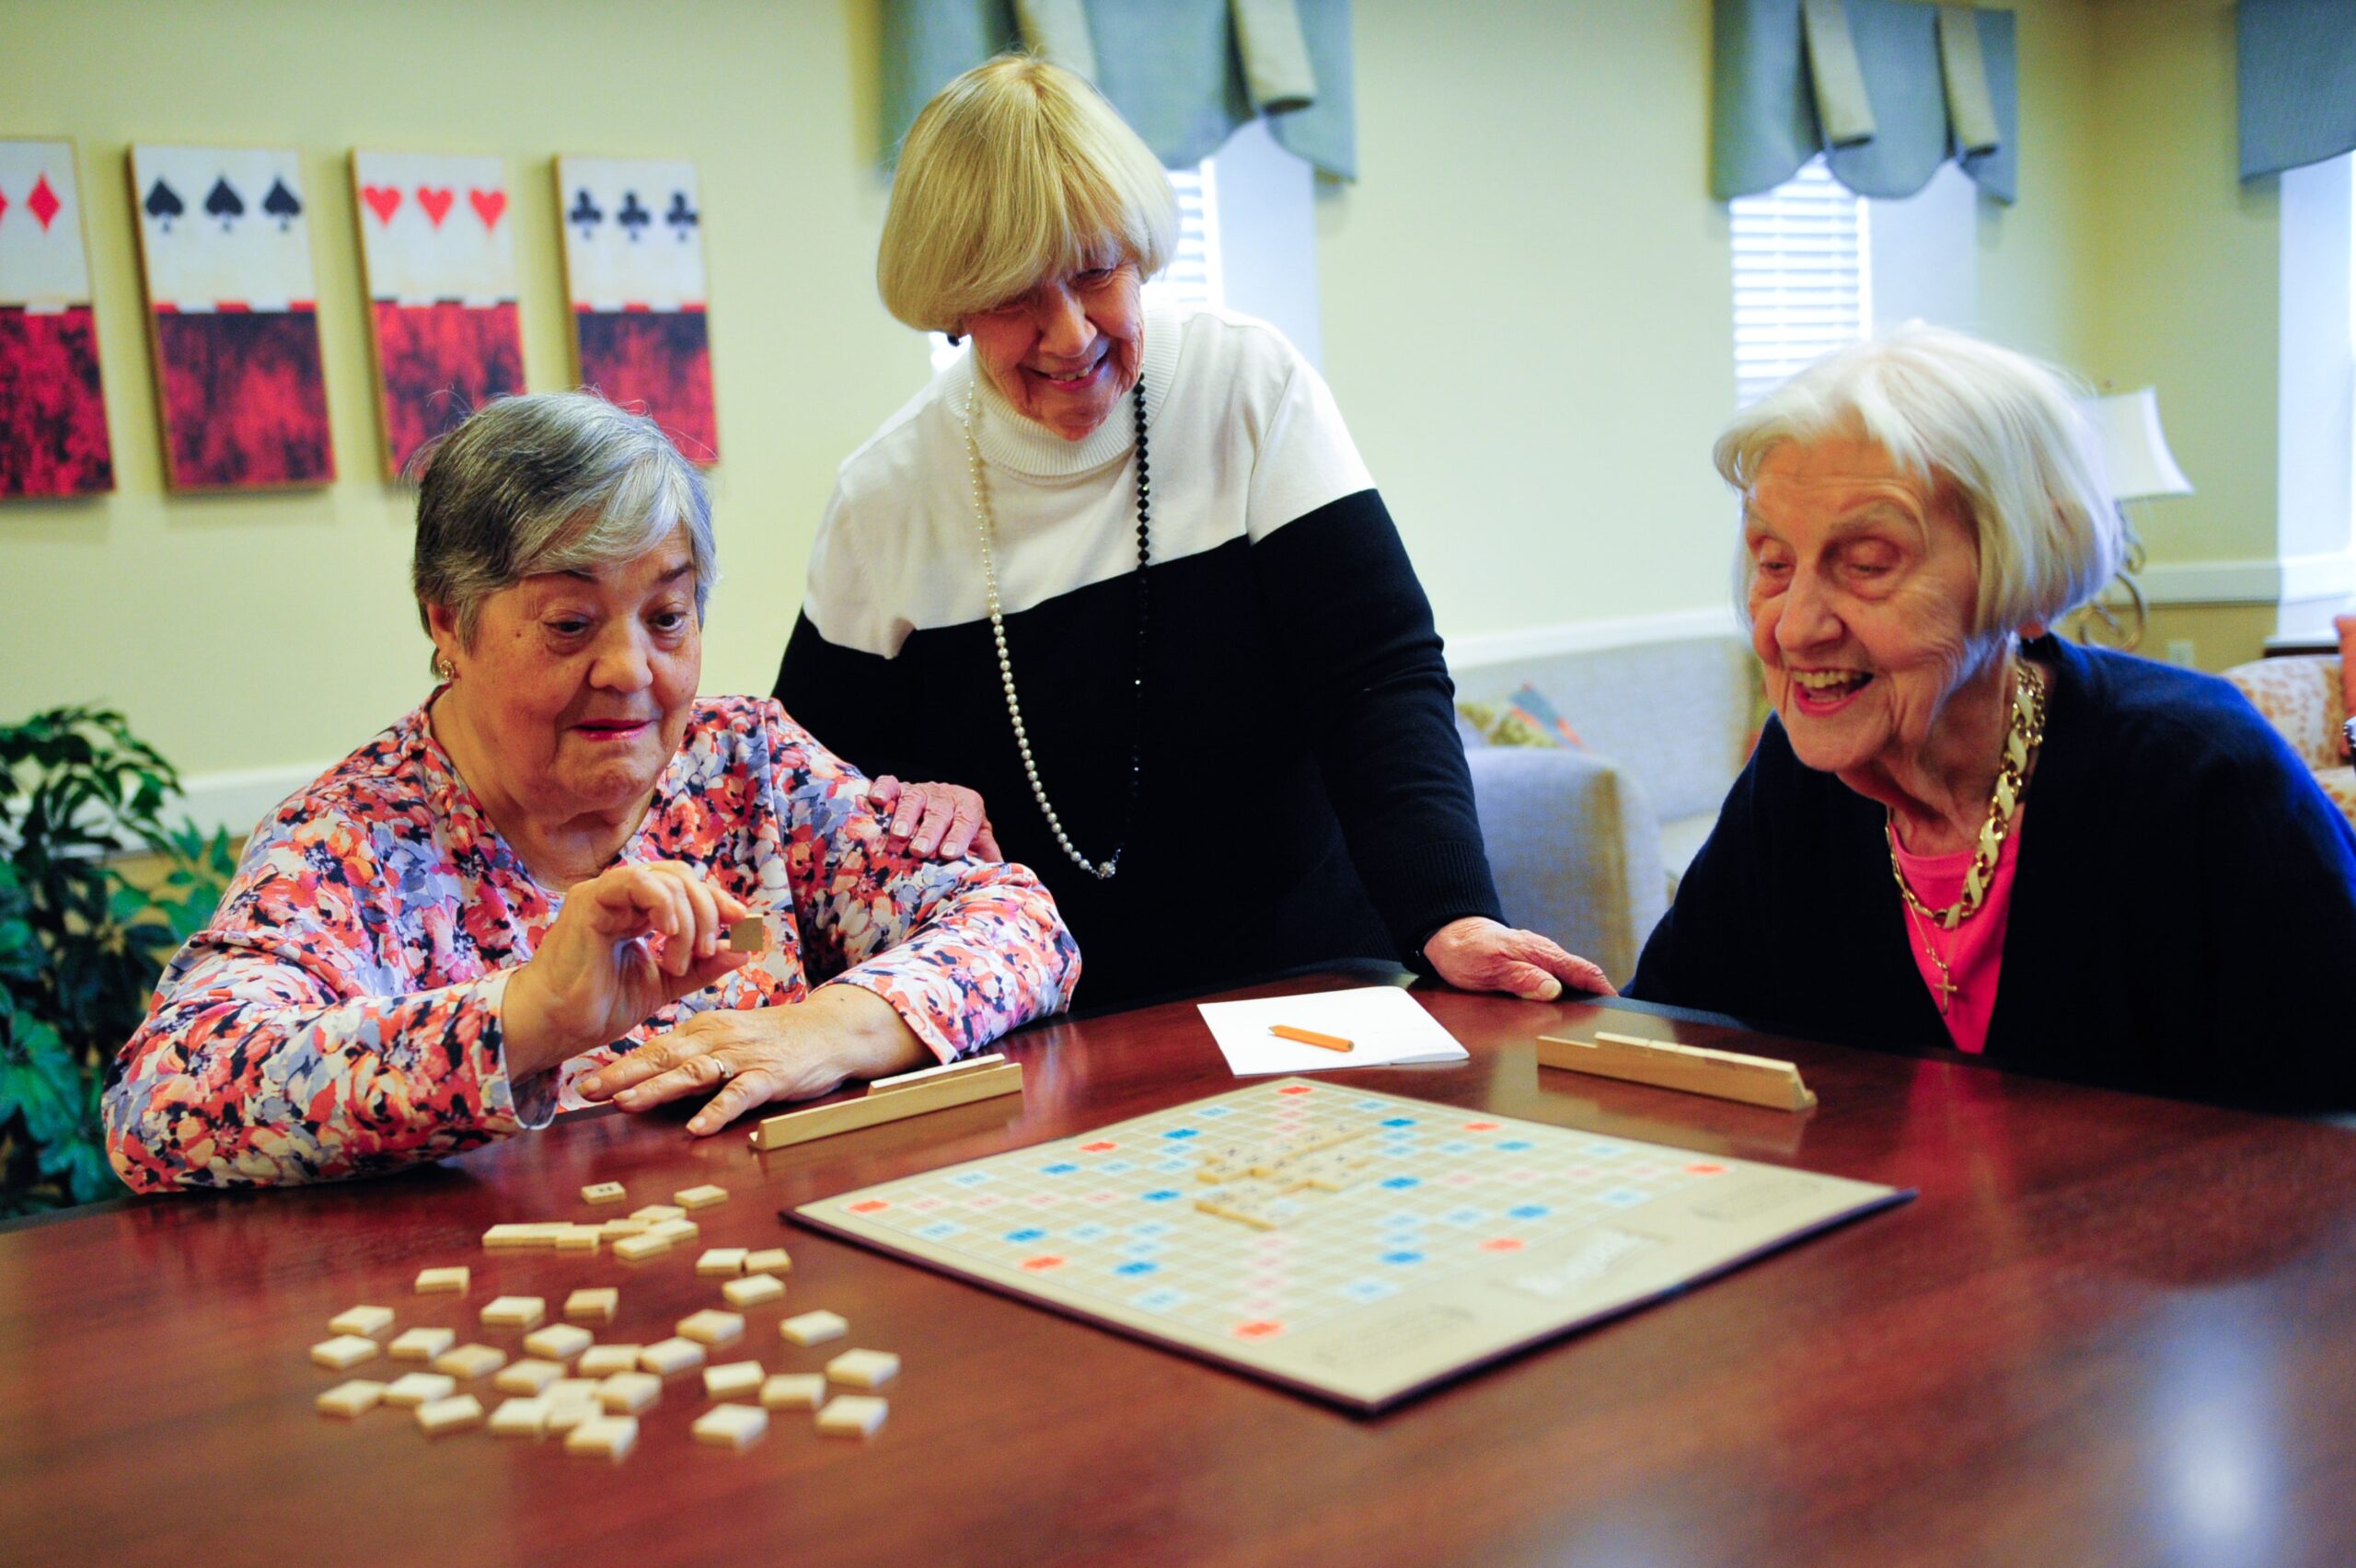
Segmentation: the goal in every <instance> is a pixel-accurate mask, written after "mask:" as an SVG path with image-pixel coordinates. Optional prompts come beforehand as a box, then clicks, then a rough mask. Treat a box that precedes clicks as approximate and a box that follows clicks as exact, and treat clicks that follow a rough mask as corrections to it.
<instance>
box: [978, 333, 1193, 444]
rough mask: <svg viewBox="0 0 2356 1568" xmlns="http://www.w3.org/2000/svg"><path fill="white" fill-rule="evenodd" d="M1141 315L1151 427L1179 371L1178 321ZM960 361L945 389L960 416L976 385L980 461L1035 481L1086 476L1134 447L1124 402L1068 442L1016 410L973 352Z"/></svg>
mask: <svg viewBox="0 0 2356 1568" xmlns="http://www.w3.org/2000/svg"><path fill="white" fill-rule="evenodd" d="M1143 311H1144V317H1145V324H1144V327H1143V329H1142V330H1143V332H1144V334H1145V346H1144V354H1143V363H1144V376H1145V398H1146V423H1147V425H1148V427H1149V428H1150V427H1151V426H1152V425H1154V424H1155V423H1157V422H1159V421H1160V420H1161V399H1162V396H1163V394H1164V393H1165V392H1167V391H1168V389H1169V386H1170V378H1171V376H1172V375H1173V374H1174V373H1175V372H1176V370H1177V368H1178V318H1177V317H1176V316H1175V315H1174V314H1172V312H1171V311H1169V310H1168V309H1166V308H1163V307H1161V306H1155V305H1150V304H1149V305H1146V306H1143ZM959 363H960V365H961V367H962V368H961V369H960V371H959V373H958V375H957V378H956V382H955V384H954V385H953V386H951V387H950V388H949V392H950V398H951V407H952V408H953V409H956V410H957V411H959V412H961V413H962V412H963V411H964V407H965V394H966V392H967V390H968V389H969V388H971V387H974V386H976V384H977V383H978V386H979V394H978V396H976V398H975V399H974V405H975V409H976V414H977V416H978V421H979V428H978V429H977V430H976V432H975V441H976V444H978V445H979V446H980V447H981V449H982V455H983V457H984V458H986V459H987V460H988V461H989V462H991V463H994V464H996V465H998V466H999V467H1004V468H1011V469H1012V470H1013V471H1014V472H1016V473H1018V474H1027V475H1030V476H1031V477H1033V478H1058V477H1064V476H1069V475H1072V474H1085V473H1088V472H1090V471H1091V470H1093V469H1096V468H1101V467H1103V466H1104V465H1106V464H1107V463H1111V462H1114V461H1115V460H1117V459H1119V458H1122V457H1125V456H1126V455H1128V450H1129V448H1130V447H1132V446H1134V445H1136V444H1137V421H1136V418H1135V416H1133V415H1132V414H1131V413H1130V411H1129V400H1128V399H1127V398H1122V399H1121V401H1120V402H1119V403H1117V404H1115V405H1114V409H1113V411H1112V412H1111V413H1109V414H1107V415H1105V416H1104V422H1103V424H1100V425H1098V426H1097V427H1096V428H1095V429H1094V430H1092V431H1090V432H1088V433H1087V434H1086V435H1084V436H1082V437H1080V439H1079V440H1078V441H1066V440H1065V439H1064V438H1063V437H1062V436H1060V435H1057V433H1056V432H1054V431H1051V430H1049V429H1048V428H1047V427H1046V426H1045V425H1043V424H1041V423H1039V422H1038V421H1035V420H1033V419H1030V418H1028V417H1027V416H1025V415H1023V414H1021V413H1018V412H1016V411H1015V409H1014V405H1012V404H1011V403H1009V402H1008V401H1007V400H1006V398H1005V396H1004V395H1003V394H1001V393H1000V392H999V389H998V386H997V385H996V383H994V382H992V381H991V380H990V378H989V377H988V376H987V375H982V374H981V366H980V365H979V364H978V363H976V361H975V358H974V353H973V351H972V350H971V349H968V350H967V351H966V352H965V357H964V359H963V360H962V361H960V362H959Z"/></svg>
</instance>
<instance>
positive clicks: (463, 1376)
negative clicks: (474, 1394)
mask: <svg viewBox="0 0 2356 1568" xmlns="http://www.w3.org/2000/svg"><path fill="white" fill-rule="evenodd" d="M506 1365H507V1353H506V1352H505V1351H503V1350H500V1349H498V1348H496V1347H494V1346H491V1345H487V1344H462V1345H460V1346H459V1347H458V1348H457V1349H456V1350H445V1351H444V1352H443V1353H442V1354H441V1355H437V1356H435V1357H434V1358H433V1370H435V1371H436V1372H447V1373H448V1374H449V1375H450V1376H451V1377H453V1378H458V1379H460V1380H461V1381H464V1382H468V1383H471V1382H473V1381H474V1380H475V1379H476V1378H488V1377H490V1376H491V1374H492V1373H493V1372H496V1371H498V1370H499V1369H500V1368H501V1367H502V1366H506Z"/></svg>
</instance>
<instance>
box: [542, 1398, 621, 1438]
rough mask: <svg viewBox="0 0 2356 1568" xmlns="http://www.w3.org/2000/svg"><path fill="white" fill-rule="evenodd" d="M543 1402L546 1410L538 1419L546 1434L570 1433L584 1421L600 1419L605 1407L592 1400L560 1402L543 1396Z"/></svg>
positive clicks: (603, 1414)
mask: <svg viewBox="0 0 2356 1568" xmlns="http://www.w3.org/2000/svg"><path fill="white" fill-rule="evenodd" d="M543 1402H545V1403H546V1405H547V1406H548V1409H547V1411H546V1412H544V1413H543V1414H542V1415H541V1417H540V1426H541V1429H542V1430H543V1431H546V1432H570V1431H572V1429H573V1428H574V1427H576V1426H578V1425H580V1424H582V1423H583V1422H584V1421H597V1420H600V1419H602V1418H603V1417H604V1416H605V1413H606V1407H605V1406H603V1405H601V1404H599V1403H598V1402H597V1401H595V1400H594V1399H588V1400H560V1399H558V1398H556V1397H554V1396H553V1395H545V1396H543Z"/></svg>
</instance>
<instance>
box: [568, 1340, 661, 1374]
mask: <svg viewBox="0 0 2356 1568" xmlns="http://www.w3.org/2000/svg"><path fill="white" fill-rule="evenodd" d="M645 1348H646V1347H645V1346H644V1345H639V1344H593V1345H591V1346H590V1347H589V1348H588V1349H587V1350H584V1351H583V1352H582V1353H581V1360H580V1361H579V1362H578V1363H577V1364H576V1365H575V1366H574V1367H573V1371H574V1372H576V1373H578V1374H579V1375H580V1376H582V1377H583V1378H605V1377H610V1376H611V1375H613V1374H614V1373H616V1372H632V1371H636V1370H637V1368H638V1353H639V1352H640V1351H641V1350H643V1349H645Z"/></svg>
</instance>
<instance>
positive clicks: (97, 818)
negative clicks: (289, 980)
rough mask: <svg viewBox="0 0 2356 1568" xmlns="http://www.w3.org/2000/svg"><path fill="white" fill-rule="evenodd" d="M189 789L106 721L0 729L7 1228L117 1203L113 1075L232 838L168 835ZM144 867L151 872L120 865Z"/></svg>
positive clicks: (221, 876)
mask: <svg viewBox="0 0 2356 1568" xmlns="http://www.w3.org/2000/svg"><path fill="white" fill-rule="evenodd" d="M177 790H179V774H178V773H177V772H176V771H175V770H174V769H173V767H172V766H171V764H169V763H168V762H166V761H165V760H164V758H163V757H162V755H159V754H158V753H157V752H156V749H155V748H154V747H153V746H150V745H149V744H147V743H145V742H144V741H142V740H140V739H139V738H138V737H137V736H136V735H133V733H132V732H131V729H130V726H129V725H128V724H126V723H125V722H124V721H123V718H122V715H121V714H120V713H115V712H112V711H110V710H108V709H100V708H87V707H75V708H56V709H50V710H48V711H47V712H42V713H36V714H34V715H33V716H32V717H31V718H29V719H28V720H25V721H23V722H21V723H17V724H0V1215H17V1214H24V1213H28V1212H30V1211H32V1210H36V1209H42V1208H53V1207H58V1206H61V1205H67V1204H80V1203H88V1202H90V1201H91V1200H93V1199H95V1198H102V1197H107V1196H110V1195H112V1194H115V1193H120V1192H121V1190H122V1189H121V1183H120V1182H118V1181H117V1180H116V1179H115V1174H114V1171H113V1170H112V1169H111V1168H110V1166H109V1165H108V1164H107V1159H106V1150H105V1147H104V1142H103V1137H102V1135H101V1134H100V1132H99V1126H98V1092H99V1089H100V1086H101V1084H102V1082H103V1080H104V1077H105V1072H106V1066H107V1064H108V1063H109V1062H110V1060H111V1059H112V1058H113V1055H114V1053H115V1051H116V1049H117V1048H118V1047H119V1046H121V1044H122V1043H123V1042H124V1041H125V1040H127V1039H129V1038H130V1036H131V1033H132V1032H133V1030H135V1029H137V1028H138V1027H139V1022H140V1020H141V1019H142V1018H144V1016H145V1015H146V1011H147V1002H148V997H149V996H150V994H151V993H152V992H153V990H154V989H155V985H156V978H157V976H158V974H160V973H161V972H162V969H163V965H164V963H165V961H166V960H167V959H168V958H170V957H171V955H172V953H173V951H175V950H176V949H177V948H178V947H179V945H180V943H181V942H183V941H185V940H187V939H188V937H189V936H190V935H191V934H192V933H193V932H194V931H196V930H197V929H198V928H200V927H202V925H203V924H204V922H205V921H206V920H207V919H208V918H210V917H211V916H212V914H213V910H214V905H216V904H217V903H218V902H219V901H220V897H221V893H222V890H223V889H224V888H225V887H226V886H227V885H228V880H229V877H230V874H231V873H232V872H233V871H234V870H235V869H236V867H235V861H234V859H233V858H232V856H231V854H230V848H229V836H228V835H227V834H226V833H216V834H214V836H213V837H212V838H211V839H210V840H207V839H206V838H205V837H204V836H202V833H200V832H199V831H198V830H197V828H196V827H195V826H194V825H193V824H188V823H186V822H183V823H182V824H181V825H179V827H177V828H173V827H167V825H166V824H164V822H163V820H162V812H163V810H164V806H165V802H166V801H167V800H168V799H169V798H170V797H171V796H172V795H173V794H174V793H175V792H176V791H177ZM143 853H144V855H146V856H149V857H152V858H153V859H150V860H149V861H148V862H147V866H148V867H149V868H151V870H148V871H147V872H144V873H143V874H140V875H136V876H134V875H132V874H127V873H126V871H125V870H124V869H123V867H122V866H121V864H119V863H118V860H119V858H120V857H122V856H125V855H137V854H143Z"/></svg>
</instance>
